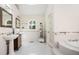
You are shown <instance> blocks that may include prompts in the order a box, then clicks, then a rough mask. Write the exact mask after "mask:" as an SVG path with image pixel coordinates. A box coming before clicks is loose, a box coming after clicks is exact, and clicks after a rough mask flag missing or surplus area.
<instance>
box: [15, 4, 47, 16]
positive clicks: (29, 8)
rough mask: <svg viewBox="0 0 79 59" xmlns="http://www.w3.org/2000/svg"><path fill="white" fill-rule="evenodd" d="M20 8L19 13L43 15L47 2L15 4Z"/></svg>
mask: <svg viewBox="0 0 79 59" xmlns="http://www.w3.org/2000/svg"><path fill="white" fill-rule="evenodd" d="M16 6H17V7H18V9H19V10H20V13H21V15H32V16H33V15H44V14H45V12H46V9H47V6H48V5H47V4H36V5H30V4H29V5H28V4H18V5H16Z"/></svg>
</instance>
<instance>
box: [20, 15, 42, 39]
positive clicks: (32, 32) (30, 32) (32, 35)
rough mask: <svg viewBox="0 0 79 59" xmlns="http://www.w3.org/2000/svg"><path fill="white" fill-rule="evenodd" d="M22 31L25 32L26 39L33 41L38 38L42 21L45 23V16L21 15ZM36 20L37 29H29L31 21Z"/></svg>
mask: <svg viewBox="0 0 79 59" xmlns="http://www.w3.org/2000/svg"><path fill="white" fill-rule="evenodd" d="M21 18H22V19H21V27H24V29H22V28H21V31H22V32H23V33H24V34H25V37H24V41H33V40H38V38H39V37H40V22H42V23H43V25H44V16H38V15H36V16H24V15H22V16H21ZM30 20H35V21H36V29H29V21H30Z"/></svg>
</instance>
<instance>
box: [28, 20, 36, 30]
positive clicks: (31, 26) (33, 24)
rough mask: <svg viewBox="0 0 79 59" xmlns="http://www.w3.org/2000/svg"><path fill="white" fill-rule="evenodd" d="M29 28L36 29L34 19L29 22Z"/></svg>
mask: <svg viewBox="0 0 79 59" xmlns="http://www.w3.org/2000/svg"><path fill="white" fill-rule="evenodd" d="M29 29H36V22H35V21H30V22H29Z"/></svg>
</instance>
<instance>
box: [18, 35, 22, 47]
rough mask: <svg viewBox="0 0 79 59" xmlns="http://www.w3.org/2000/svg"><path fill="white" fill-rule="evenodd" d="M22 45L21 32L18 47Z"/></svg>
mask: <svg viewBox="0 0 79 59" xmlns="http://www.w3.org/2000/svg"><path fill="white" fill-rule="evenodd" d="M20 47H21V34H20V35H19V37H18V48H20Z"/></svg>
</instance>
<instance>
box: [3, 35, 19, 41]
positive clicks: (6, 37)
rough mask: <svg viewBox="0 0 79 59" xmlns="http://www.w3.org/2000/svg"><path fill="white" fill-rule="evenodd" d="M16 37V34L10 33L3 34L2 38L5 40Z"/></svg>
mask: <svg viewBox="0 0 79 59" xmlns="http://www.w3.org/2000/svg"><path fill="white" fill-rule="evenodd" d="M17 37H18V35H16V34H11V35H3V39H5V40H14V39H16V38H17Z"/></svg>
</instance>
